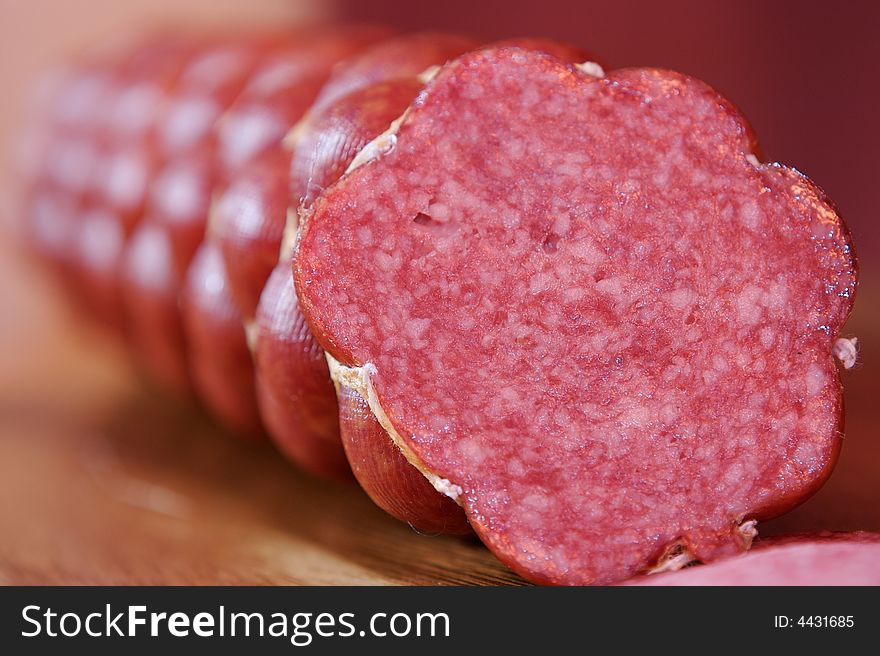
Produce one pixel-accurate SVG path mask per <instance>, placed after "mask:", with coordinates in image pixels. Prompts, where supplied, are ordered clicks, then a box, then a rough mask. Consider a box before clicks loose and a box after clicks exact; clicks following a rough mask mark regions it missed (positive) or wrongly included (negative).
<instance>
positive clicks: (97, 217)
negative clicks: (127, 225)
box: [79, 210, 125, 271]
mask: <svg viewBox="0 0 880 656" xmlns="http://www.w3.org/2000/svg"><path fill="white" fill-rule="evenodd" d="M81 233H82V236H81V239H80V244H79V245H80V252H81V254H82V256H83V259H84V260H85V263H86V264H87V265H88V266H89V267H90V268H91V269H94V270H95V271H110V270H112V268H113V267H114V266H115V264H116V261H117V258H118V257H119V254H120V253H121V252H122V249H123V245H124V243H125V235H124V234H123V232H122V227H121V226H120V225H119V222H118V221H116V220H114V218H113V216H111V215H110V214H108V213H107V212H104V211H102V210H94V211H92V212H90V213H89V214H88V215H86V216H85V217H83V222H82V228H81Z"/></svg>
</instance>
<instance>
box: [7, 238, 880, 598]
mask: <svg viewBox="0 0 880 656" xmlns="http://www.w3.org/2000/svg"><path fill="white" fill-rule="evenodd" d="M20 250H21V249H20V248H16V245H15V242H14V241H13V240H11V239H10V238H9V237H8V236H4V235H3V234H2V233H0V303H2V305H0V583H7V584H11V583H49V584H56V583H57V584H60V583H71V584H79V583H84V584H267V583H279V584H297V583H302V584H356V585H359V584H520V583H522V582H523V581H522V580H521V579H520V578H519V577H517V576H516V575H514V574H512V573H511V572H510V571H509V570H507V569H506V568H505V567H504V566H503V565H501V564H500V563H499V562H498V561H497V560H495V558H494V557H492V556H491V555H490V554H489V552H488V551H486V549H485V548H483V547H482V545H480V544H479V542H477V541H476V540H475V539H474V540H461V539H453V538H446V537H441V536H425V535H419V534H417V533H415V532H414V531H413V530H411V529H410V528H409V527H408V526H405V525H403V524H401V523H399V522H397V521H395V520H393V519H391V518H390V517H388V516H386V515H385V514H384V513H383V512H382V511H380V510H379V509H378V508H376V507H375V506H374V505H373V504H372V503H371V502H370V501H369V499H368V498H367V497H366V496H365V495H364V494H363V493H362V492H361V491H360V490H359V489H357V488H356V487H345V486H337V485H331V484H327V483H323V482H320V481H316V480H314V479H311V478H309V477H307V476H305V475H303V474H301V473H299V472H297V471H296V470H295V469H294V468H293V467H292V466H290V465H288V464H287V463H286V462H285V461H284V460H283V459H282V458H281V457H280V456H279V455H278V454H277V453H276V452H275V451H274V449H273V448H272V447H271V446H270V445H268V444H248V443H244V442H242V441H240V440H238V439H236V438H234V437H232V436H229V435H226V434H224V433H223V432H222V431H220V430H219V429H217V428H216V427H215V426H214V425H213V424H212V423H211V422H210V421H209V420H208V419H206V418H205V417H204V416H203V415H201V414H200V413H199V412H198V411H197V410H194V409H193V408H192V407H191V406H190V405H188V404H186V403H183V402H179V401H174V400H172V399H169V398H168V397H165V396H163V395H162V394H160V393H159V392H158V391H155V390H152V389H150V387H149V386H148V385H147V384H146V383H144V382H143V381H142V380H141V379H140V378H139V377H138V375H137V374H136V372H135V371H134V370H133V369H132V368H131V366H130V364H129V363H128V360H127V358H126V355H125V351H124V348H123V347H122V345H121V344H119V343H117V342H116V341H115V340H114V339H113V338H112V336H110V335H109V334H107V333H105V332H102V331H101V330H99V329H97V328H95V327H94V326H91V325H90V324H89V322H88V321H87V320H85V318H84V317H82V316H77V314H76V313H75V312H74V311H73V310H72V308H71V306H72V304H71V303H69V302H67V299H65V298H64V296H63V293H62V292H61V288H60V286H59V285H58V284H57V281H54V280H50V277H49V276H48V275H47V274H46V272H44V271H43V270H42V269H40V268H39V267H37V266H35V265H33V264H32V263H30V262H28V261H27V260H26V258H25V257H24V256H23V255H22V254H21V253H20V252H19V251H20ZM867 301H868V299H866V298H861V299H860V306H861V307H866V306H868V305H869V303H868V302H867ZM870 306H871V307H872V308H873V307H874V305H873V304H871V305H870ZM875 318H876V315H875ZM878 323H880V322H877V321H871V317H870V316H868V315H867V314H865V315H861V314H860V315H857V317H856V318H855V320H854V321H853V322H851V330H850V332H856V333H857V334H859V335H860V336H861V337H862V342H863V343H866V344H868V346H867V347H866V348H865V350H864V351H863V354H864V355H866V357H865V358H864V359H865V361H870V360H873V361H876V359H875V357H874V356H875V354H876V353H877V351H878V349H877V348H875V347H874V344H876V343H877V339H876V338H880V330H878ZM870 335H874V336H875V340H874V343H873V344H872V343H871V340H870V339H869V336H870ZM846 378H847V379H848V381H847V383H848V388H847V402H848V406H849V407H848V434H847V440H846V442H847V443H846V446H845V448H844V452H843V454H844V455H843V458H842V459H841V462H840V465H839V466H838V470H837V472H836V473H835V475H834V477H833V478H832V481H831V483H829V484H828V485H827V486H826V487H825V488H824V489H823V490H822V491H821V492H820V493H819V494H818V495H817V496H816V497H814V498H813V499H811V500H810V501H809V502H808V503H806V504H805V505H804V506H802V507H801V508H799V509H797V510H796V511H794V512H793V513H791V514H789V515H788V516H786V517H785V518H783V519H780V520H776V521H774V522H769V523H767V524H765V525H762V533H763V534H772V533H778V532H783V531H788V530H811V529H819V528H840V529H853V528H867V529H874V530H880V503H878V502H880V483H878V481H880V440H878V439H877V437H878V436H877V433H878V431H877V427H878V424H877V417H876V413H875V412H874V409H873V407H872V405H875V404H876V398H877V395H876V391H877V386H876V384H874V383H873V374H872V372H870V371H869V367H868V366H863V367H862V368H861V370H857V371H856V372H855V373H854V374H847V375H846ZM872 385H873V386H872Z"/></svg>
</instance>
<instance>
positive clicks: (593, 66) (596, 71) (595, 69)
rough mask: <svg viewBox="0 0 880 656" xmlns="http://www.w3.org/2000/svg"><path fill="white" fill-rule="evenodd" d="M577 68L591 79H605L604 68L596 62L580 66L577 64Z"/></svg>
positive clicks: (584, 63) (588, 62)
mask: <svg viewBox="0 0 880 656" xmlns="http://www.w3.org/2000/svg"><path fill="white" fill-rule="evenodd" d="M575 68H577V69H578V70H579V71H581V72H582V73H586V74H587V75H589V76H591V77H598V78H603V77H605V71H604V70H603V69H602V67H601V66H600V65H599V64H597V63H596V62H591V61H587V62H582V63H580V64H575Z"/></svg>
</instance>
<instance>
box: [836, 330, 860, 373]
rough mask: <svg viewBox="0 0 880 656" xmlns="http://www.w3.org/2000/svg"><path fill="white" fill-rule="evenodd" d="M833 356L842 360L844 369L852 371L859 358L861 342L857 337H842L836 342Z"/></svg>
mask: <svg viewBox="0 0 880 656" xmlns="http://www.w3.org/2000/svg"><path fill="white" fill-rule="evenodd" d="M831 354H832V355H833V356H834V357H835V358H837V359H838V360H840V364H842V365H843V368H844V369H852V368H853V367H854V366H855V364H856V360H857V359H858V356H859V340H858V339H857V338H855V337H841V338H839V339H838V340H837V341H836V342H834V346H833V347H832V349H831Z"/></svg>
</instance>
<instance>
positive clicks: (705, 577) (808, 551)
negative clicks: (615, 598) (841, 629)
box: [627, 532, 880, 586]
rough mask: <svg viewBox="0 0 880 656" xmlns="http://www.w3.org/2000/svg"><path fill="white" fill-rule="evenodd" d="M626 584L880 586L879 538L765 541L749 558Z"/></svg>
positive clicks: (844, 535) (830, 536) (856, 536)
mask: <svg viewBox="0 0 880 656" xmlns="http://www.w3.org/2000/svg"><path fill="white" fill-rule="evenodd" d="M627 585H652V586H653V585H700V586H702V585H880V535H878V534H877V533H861V532H857V533H820V534H818V535H800V536H793V537H787V538H776V539H771V540H761V541H758V542H757V543H756V544H755V547H754V548H753V549H752V550H751V551H750V552H749V553H747V554H743V555H740V556H737V557H734V558H726V559H724V560H721V561H718V562H716V563H711V564H709V565H697V566H694V567H688V568H686V569H683V570H681V571H678V572H669V573H667V574H658V575H656V576H640V577H637V578H635V579H632V580H631V581H627Z"/></svg>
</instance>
